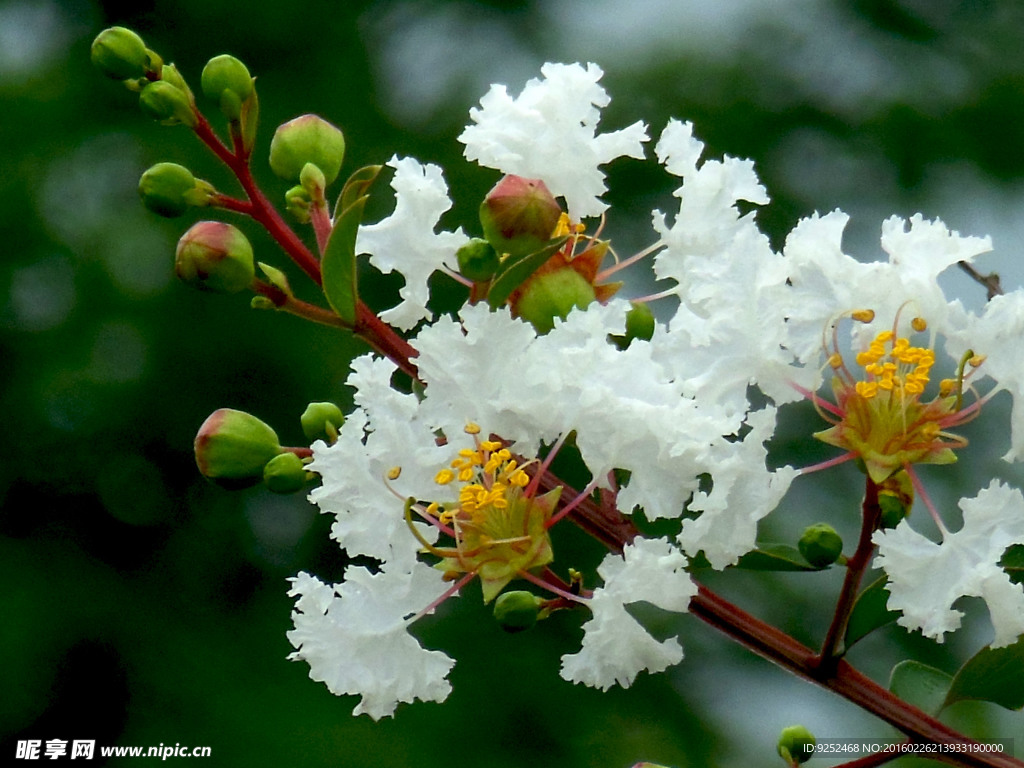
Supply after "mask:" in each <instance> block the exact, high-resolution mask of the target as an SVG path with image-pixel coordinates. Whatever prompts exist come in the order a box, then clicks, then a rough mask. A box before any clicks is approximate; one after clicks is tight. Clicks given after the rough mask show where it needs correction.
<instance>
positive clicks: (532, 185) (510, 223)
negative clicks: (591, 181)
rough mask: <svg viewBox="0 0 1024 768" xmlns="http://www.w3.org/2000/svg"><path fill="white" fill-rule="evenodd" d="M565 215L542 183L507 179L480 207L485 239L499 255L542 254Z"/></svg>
mask: <svg viewBox="0 0 1024 768" xmlns="http://www.w3.org/2000/svg"><path fill="white" fill-rule="evenodd" d="M561 215H562V208H561V206H559V205H558V201H557V200H555V198H554V196H553V195H552V194H551V192H550V191H548V188H547V186H546V185H545V184H544V182H543V181H541V180H540V179H524V178H523V177H522V176H506V177H505V178H503V179H502V180H501V181H499V182H498V183H497V184H496V185H495V186H494V188H493V189H492V190H491V191H490V192H488V193H487V197H486V198H484V201H483V203H481V205H480V224H481V225H482V226H483V230H484V237H485V238H487V242H489V243H490V244H491V245H492V246H494V250H495V251H497V252H498V253H508V254H510V255H512V256H523V255H526V254H528V253H533V252H534V251H537V250H539V249H540V248H541V247H542V246H544V244H545V243H547V242H548V241H549V240H550V239H551V236H552V235H553V234H554V231H555V227H556V226H557V224H558V220H559V218H560V217H561Z"/></svg>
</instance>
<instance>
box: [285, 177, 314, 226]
mask: <svg viewBox="0 0 1024 768" xmlns="http://www.w3.org/2000/svg"><path fill="white" fill-rule="evenodd" d="M312 204H313V201H312V200H311V199H310V197H309V192H307V191H306V190H305V189H304V188H303V186H302V185H301V184H296V185H295V186H294V187H292V188H291V189H289V190H288V191H287V192H285V193H284V207H285V210H287V211H288V213H290V214H291V215H292V216H294V217H295V220H296V221H297V222H299V223H300V224H308V223H309V219H310V214H309V207H310V206H311V205H312Z"/></svg>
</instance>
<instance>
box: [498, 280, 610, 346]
mask: <svg viewBox="0 0 1024 768" xmlns="http://www.w3.org/2000/svg"><path fill="white" fill-rule="evenodd" d="M596 297H597V294H596V293H595V292H594V286H593V285H591V284H590V283H588V282H587V280H586V278H584V277H583V276H582V275H581V274H579V272H577V271H575V270H573V269H570V268H564V269H559V270H557V271H553V272H547V273H546V274H542V275H535V276H534V278H533V279H531V280H529V281H528V282H527V283H526V284H525V285H524V286H523V289H522V293H520V294H519V295H518V297H517V298H516V303H515V311H516V314H517V315H518V316H519V317H521V318H523V319H524V320H526V321H528V322H529V323H530V324H532V325H533V327H534V328H536V329H537V333H547V332H548V331H550V330H551V329H552V328H554V327H555V318H556V317H558V318H561V319H562V320H564V319H565V318H566V317H567V316H568V314H569V312H570V311H571V310H572V308H573V307H579V308H580V309H583V308H585V307H587V306H588V305H589V304H590V303H591V302H593V301H594V299H595V298H596Z"/></svg>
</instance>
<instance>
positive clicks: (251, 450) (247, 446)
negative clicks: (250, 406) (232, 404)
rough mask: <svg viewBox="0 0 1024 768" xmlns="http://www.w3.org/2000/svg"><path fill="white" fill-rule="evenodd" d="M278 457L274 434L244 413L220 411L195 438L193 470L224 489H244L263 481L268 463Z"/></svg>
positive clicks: (214, 413) (209, 419)
mask: <svg viewBox="0 0 1024 768" xmlns="http://www.w3.org/2000/svg"><path fill="white" fill-rule="evenodd" d="M279 453H281V445H280V443H279V442H278V439H277V433H275V432H274V430H273V429H271V428H270V427H269V426H268V425H267V424H265V423H263V422H262V421H260V420H259V419H257V418H256V417H255V416H252V415H250V414H248V413H245V412H244V411H235V410H232V409H230V408H221V409H220V410H217V411H214V412H213V413H212V414H210V416H209V417H208V418H207V419H206V421H204V422H203V425H202V426H201V427H200V428H199V432H198V433H197V434H196V439H195V454H196V466H198V467H199V471H200V472H201V473H202V475H203V477H205V478H207V479H209V480H212V481H213V482H215V483H217V484H218V485H222V486H224V487H225V488H245V487H246V486H250V485H255V484H256V483H258V482H260V480H262V479H263V468H264V467H265V466H266V464H267V462H268V461H270V460H271V459H273V458H274V457H275V456H277V455H278V454H279Z"/></svg>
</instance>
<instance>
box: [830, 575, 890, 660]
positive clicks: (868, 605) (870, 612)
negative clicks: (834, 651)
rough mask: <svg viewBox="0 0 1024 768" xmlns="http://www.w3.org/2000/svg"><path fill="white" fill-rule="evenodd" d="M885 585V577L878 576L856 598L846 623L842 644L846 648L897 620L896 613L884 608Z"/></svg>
mask: <svg viewBox="0 0 1024 768" xmlns="http://www.w3.org/2000/svg"><path fill="white" fill-rule="evenodd" d="M885 583H886V578H885V576H880V577H879V578H878V579H876V580H875V581H874V582H872V583H871V584H870V585H869V586H868V587H867V588H866V589H865V590H864V591H863V592H861V593H860V594H859V595H858V596H857V600H856V601H855V602H854V604H853V609H852V610H851V611H850V618H849V620H848V621H847V622H846V637H845V640H844V642H845V644H846V647H847V648H849V647H850V646H851V645H853V644H854V643H856V642H857V641H858V640H860V639H861V638H862V637H864V636H865V635H868V634H870V633H871V632H874V631H875V630H876V629H878V628H879V627H884V626H885V625H886V624H891V623H892V622H894V621H896V619H897V618H899V615H900V614H899V612H898V611H890V610H889V609H888V608H887V607H886V603H888V601H889V590H888V589H886V588H885Z"/></svg>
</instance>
